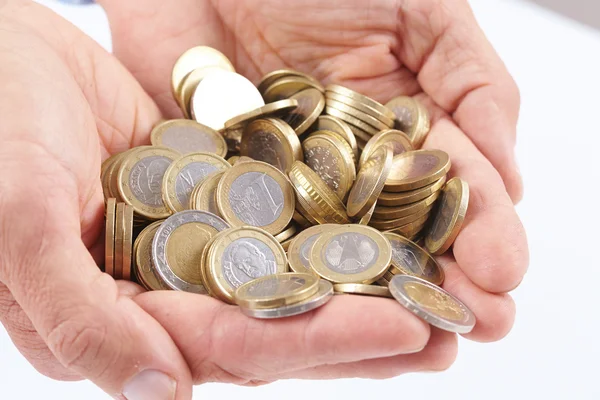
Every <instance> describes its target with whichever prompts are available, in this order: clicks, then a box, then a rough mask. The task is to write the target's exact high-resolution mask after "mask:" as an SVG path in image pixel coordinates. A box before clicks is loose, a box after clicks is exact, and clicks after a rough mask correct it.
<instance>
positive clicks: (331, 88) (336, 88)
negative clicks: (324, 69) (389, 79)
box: [325, 84, 395, 119]
mask: <svg viewBox="0 0 600 400" xmlns="http://www.w3.org/2000/svg"><path fill="white" fill-rule="evenodd" d="M325 90H326V91H327V92H334V93H338V94H340V95H342V96H346V97H350V98H352V99H354V100H356V101H357V102H359V103H362V104H364V105H365V106H368V107H369V108H372V109H374V110H376V111H377V112H378V113H380V114H383V115H384V116H386V117H387V118H389V119H394V118H395V115H394V113H393V112H392V111H391V110H390V109H389V108H387V107H385V106H384V105H382V104H381V103H379V102H378V101H375V100H373V99H371V98H370V97H367V96H364V95H362V94H360V93H358V92H355V91H354V90H351V89H348V88H346V87H344V86H340V85H333V84H332V85H327V86H326V87H325Z"/></svg>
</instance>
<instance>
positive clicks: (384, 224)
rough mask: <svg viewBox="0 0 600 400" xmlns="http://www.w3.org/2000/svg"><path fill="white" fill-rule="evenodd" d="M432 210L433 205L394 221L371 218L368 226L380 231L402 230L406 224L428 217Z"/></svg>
mask: <svg viewBox="0 0 600 400" xmlns="http://www.w3.org/2000/svg"><path fill="white" fill-rule="evenodd" d="M432 209H433V204H432V205H429V206H427V207H425V208H423V209H419V211H417V212H415V213H413V214H410V215H406V216H403V217H399V218H394V219H377V218H371V221H370V222H369V225H371V226H372V227H374V228H377V229H379V230H382V231H384V230H390V229H397V228H402V227H404V226H406V225H408V224H411V223H414V222H415V221H419V220H421V219H422V218H424V217H429V214H430V212H431V210H432ZM375 210H377V208H375Z"/></svg>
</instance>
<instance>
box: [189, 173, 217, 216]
mask: <svg viewBox="0 0 600 400" xmlns="http://www.w3.org/2000/svg"><path fill="white" fill-rule="evenodd" d="M224 174H225V171H219V172H215V173H214V174H212V175H210V176H209V177H207V178H206V179H205V180H204V182H202V183H201V184H200V185H198V186H196V188H194V192H193V194H192V195H191V196H190V206H191V207H190V208H191V209H193V210H200V211H208V212H209V213H211V214H215V215H217V216H219V217H221V218H222V217H223V216H222V215H221V211H219V207H217V188H218V186H219V182H220V181H221V178H223V175H224Z"/></svg>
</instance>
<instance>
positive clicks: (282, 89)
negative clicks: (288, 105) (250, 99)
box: [263, 76, 325, 103]
mask: <svg viewBox="0 0 600 400" xmlns="http://www.w3.org/2000/svg"><path fill="white" fill-rule="evenodd" d="M306 89H315V90H317V91H318V92H319V93H324V92H325V90H324V89H323V87H322V86H321V84H320V83H318V82H316V81H315V80H311V79H307V78H303V77H301V76H288V77H284V78H281V79H278V80H276V81H275V82H273V83H272V84H271V85H270V86H269V87H268V88H267V89H265V91H264V92H263V98H264V99H265V102H266V103H272V102H274V101H277V100H284V99H289V98H290V97H292V96H293V95H295V94H297V93H300V92H301V91H303V90H306ZM323 101H324V99H323Z"/></svg>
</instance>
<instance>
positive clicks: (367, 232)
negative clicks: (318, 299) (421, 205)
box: [309, 225, 392, 283]
mask: <svg viewBox="0 0 600 400" xmlns="http://www.w3.org/2000/svg"><path fill="white" fill-rule="evenodd" d="M391 257H392V249H391V246H390V242H389V241H388V239H387V238H386V237H385V236H383V235H382V234H381V233H380V232H379V231H378V230H376V229H374V228H371V227H369V226H365V225H342V226H339V227H337V228H332V229H330V230H329V231H328V232H325V233H323V234H322V235H321V236H320V237H319V238H317V240H316V241H315V243H314V245H313V248H312V251H311V253H310V257H309V262H310V266H311V268H312V269H313V270H314V271H315V272H316V273H317V274H318V275H320V276H321V277H322V278H323V279H327V280H328V281H330V282H333V283H372V282H375V281H376V280H378V279H379V278H381V277H382V276H383V274H385V272H386V271H387V269H388V266H389V265H390V260H391Z"/></svg>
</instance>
